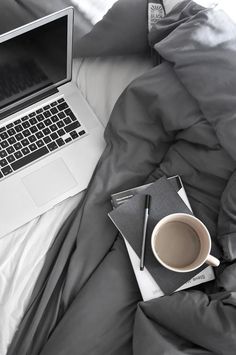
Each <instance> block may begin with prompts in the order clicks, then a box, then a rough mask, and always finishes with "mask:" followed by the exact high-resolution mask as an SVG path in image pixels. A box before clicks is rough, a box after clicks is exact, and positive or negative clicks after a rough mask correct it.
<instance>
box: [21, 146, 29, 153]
mask: <svg viewBox="0 0 236 355" xmlns="http://www.w3.org/2000/svg"><path fill="white" fill-rule="evenodd" d="M22 153H23V154H24V155H26V154H29V153H30V150H29V148H28V147H25V148H23V149H22Z"/></svg>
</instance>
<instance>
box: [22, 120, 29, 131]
mask: <svg viewBox="0 0 236 355" xmlns="http://www.w3.org/2000/svg"><path fill="white" fill-rule="evenodd" d="M22 126H23V127H24V128H25V129H26V128H28V127H30V124H29V122H28V121H25V122H23V123H22Z"/></svg>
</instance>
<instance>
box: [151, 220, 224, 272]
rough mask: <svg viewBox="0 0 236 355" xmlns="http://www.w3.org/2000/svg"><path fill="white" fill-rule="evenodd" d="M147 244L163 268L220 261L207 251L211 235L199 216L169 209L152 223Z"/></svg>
mask: <svg viewBox="0 0 236 355" xmlns="http://www.w3.org/2000/svg"><path fill="white" fill-rule="evenodd" d="M151 246H152V251H153V254H154V256H155V258H156V259H157V260H158V261H159V262H160V263H161V264H162V265H163V266H164V267H166V268H167V269H169V270H172V271H176V272H190V271H193V270H195V269H197V268H199V267H200V266H201V265H203V264H204V263H207V264H208V265H211V266H219V264H220V261H219V260H218V259H217V258H215V257H214V256H212V255H210V251H211V237H210V234H209V232H208V229H207V228H206V226H205V225H204V224H203V223H202V222H201V221H200V219H198V218H196V217H194V216H192V215H189V214H186V213H173V214H170V215H168V216H166V217H164V218H162V219H161V220H160V221H159V222H158V223H157V224H156V226H155V228H154V230H153V232H152V237H151Z"/></svg>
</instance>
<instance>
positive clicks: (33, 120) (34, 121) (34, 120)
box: [29, 117, 37, 125]
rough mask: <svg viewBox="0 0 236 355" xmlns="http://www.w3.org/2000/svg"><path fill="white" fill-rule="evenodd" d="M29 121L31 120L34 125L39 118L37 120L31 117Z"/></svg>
mask: <svg viewBox="0 0 236 355" xmlns="http://www.w3.org/2000/svg"><path fill="white" fill-rule="evenodd" d="M29 122H30V124H31V125H34V124H36V123H37V120H36V118H35V117H34V118H31V119H30V120H29Z"/></svg>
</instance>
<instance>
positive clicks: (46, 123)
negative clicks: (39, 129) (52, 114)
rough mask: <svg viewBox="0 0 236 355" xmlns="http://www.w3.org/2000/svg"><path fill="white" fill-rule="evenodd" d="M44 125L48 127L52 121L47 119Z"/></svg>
mask: <svg viewBox="0 0 236 355" xmlns="http://www.w3.org/2000/svg"><path fill="white" fill-rule="evenodd" d="M44 124H45V125H46V126H50V125H51V124H52V121H51V120H50V118H47V119H46V120H45V121H44Z"/></svg>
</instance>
